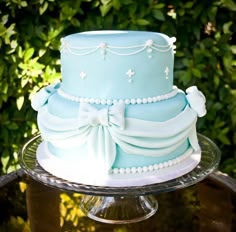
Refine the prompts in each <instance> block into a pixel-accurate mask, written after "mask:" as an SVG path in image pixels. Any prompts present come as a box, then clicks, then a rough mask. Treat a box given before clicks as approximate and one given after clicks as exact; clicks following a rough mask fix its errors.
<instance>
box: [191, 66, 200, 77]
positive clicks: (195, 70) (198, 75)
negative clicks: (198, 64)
mask: <svg viewBox="0 0 236 232" xmlns="http://www.w3.org/2000/svg"><path fill="white" fill-rule="evenodd" d="M192 73H193V75H194V76H195V77H201V76H202V73H201V71H200V70H199V69H196V68H193V69H192Z"/></svg>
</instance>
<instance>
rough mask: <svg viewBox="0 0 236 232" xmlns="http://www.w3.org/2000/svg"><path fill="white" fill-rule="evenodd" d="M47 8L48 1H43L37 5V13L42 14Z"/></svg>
mask: <svg viewBox="0 0 236 232" xmlns="http://www.w3.org/2000/svg"><path fill="white" fill-rule="evenodd" d="M47 8H48V2H44V4H43V5H42V6H40V7H39V14H40V15H42V14H43V13H44V12H45V11H46V10H47Z"/></svg>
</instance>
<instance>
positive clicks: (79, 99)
mask: <svg viewBox="0 0 236 232" xmlns="http://www.w3.org/2000/svg"><path fill="white" fill-rule="evenodd" d="M178 92H179V89H178V88H177V87H176V86H173V89H172V91H171V92H170V93H167V94H163V95H159V96H154V97H146V98H136V99H135V98H131V99H129V98H127V99H100V98H87V97H76V96H73V95H70V94H67V93H65V92H64V91H63V90H62V89H61V88H60V89H58V90H57V93H58V94H59V95H60V96H61V97H63V98H66V99H67V100H70V101H74V102H80V103H90V104H97V105H98V104H101V105H112V104H116V103H120V102H122V103H125V104H126V105H134V104H147V103H155V102H159V101H163V100H167V99H169V98H172V97H174V96H176V95H177V93H178Z"/></svg>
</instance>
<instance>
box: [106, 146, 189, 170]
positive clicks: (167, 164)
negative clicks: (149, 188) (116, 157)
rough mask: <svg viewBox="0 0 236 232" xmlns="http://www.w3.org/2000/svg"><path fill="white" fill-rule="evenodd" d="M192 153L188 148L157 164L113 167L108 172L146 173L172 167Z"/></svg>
mask: <svg viewBox="0 0 236 232" xmlns="http://www.w3.org/2000/svg"><path fill="white" fill-rule="evenodd" d="M192 153H193V149H192V148H189V149H188V150H187V151H186V152H185V153H184V154H183V155H181V156H178V157H177V158H175V159H172V160H168V161H165V162H162V163H158V164H152V165H149V166H143V167H130V168H113V169H112V170H111V171H110V174H135V173H146V172H151V171H156V170H160V169H163V168H168V167H172V166H174V165H176V164H178V163H181V162H182V161H183V160H185V159H187V158H188V157H189V156H190V155H191V154H192Z"/></svg>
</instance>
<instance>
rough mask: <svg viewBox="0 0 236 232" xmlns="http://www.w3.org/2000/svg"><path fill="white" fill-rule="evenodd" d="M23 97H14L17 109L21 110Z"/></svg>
mask: <svg viewBox="0 0 236 232" xmlns="http://www.w3.org/2000/svg"><path fill="white" fill-rule="evenodd" d="M24 100H25V97H24V96H20V97H19V98H17V99H16V106H17V109H18V110H21V108H22V106H23V104H24Z"/></svg>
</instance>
